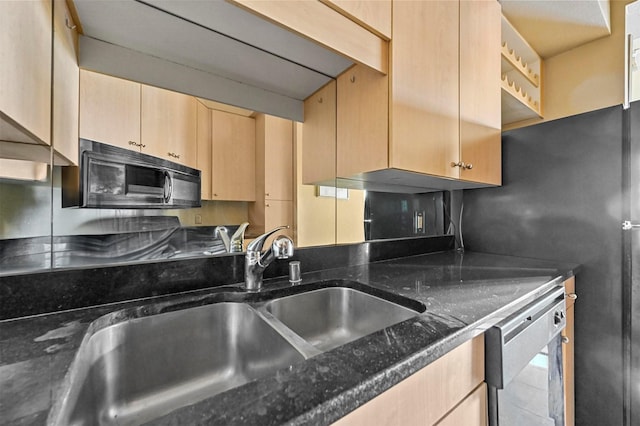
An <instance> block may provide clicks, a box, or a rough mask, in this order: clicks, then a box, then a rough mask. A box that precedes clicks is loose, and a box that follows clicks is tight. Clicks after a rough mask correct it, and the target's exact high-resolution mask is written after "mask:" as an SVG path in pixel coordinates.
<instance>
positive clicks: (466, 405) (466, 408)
mask: <svg viewBox="0 0 640 426" xmlns="http://www.w3.org/2000/svg"><path fill="white" fill-rule="evenodd" d="M487 423H488V419H487V384H486V383H483V384H481V385H480V386H478V388H477V389H476V390H475V391H473V393H472V394H471V395H469V396H468V397H466V398H465V399H464V401H462V402H461V403H460V405H458V406H457V407H456V408H454V409H453V411H451V412H450V413H449V414H447V415H446V416H445V417H444V418H443V419H442V420H440V421H439V422H438V423H436V425H437V426H461V425H464V426H487Z"/></svg>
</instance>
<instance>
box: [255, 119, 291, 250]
mask: <svg viewBox="0 0 640 426" xmlns="http://www.w3.org/2000/svg"><path fill="white" fill-rule="evenodd" d="M255 124H256V145H255V147H256V151H255V153H256V181H255V191H256V195H255V199H256V201H255V203H251V204H250V205H249V223H250V224H251V227H250V230H251V233H252V234H262V233H264V232H266V231H268V230H270V229H273V228H275V227H276V226H281V225H289V226H290V227H291V228H290V229H289V230H287V231H285V232H283V233H284V234H287V235H289V236H290V237H293V228H294V223H293V170H294V168H293V164H294V163H293V122H291V121H290V120H285V119H282V118H278V117H273V116H269V115H264V114H258V115H256V118H255Z"/></svg>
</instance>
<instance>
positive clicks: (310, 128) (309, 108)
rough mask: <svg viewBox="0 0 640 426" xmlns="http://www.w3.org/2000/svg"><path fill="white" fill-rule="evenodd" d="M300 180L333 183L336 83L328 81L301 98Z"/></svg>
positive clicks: (307, 182)
mask: <svg viewBox="0 0 640 426" xmlns="http://www.w3.org/2000/svg"><path fill="white" fill-rule="evenodd" d="M302 132H303V136H302V183H303V184H305V185H310V184H320V183H324V184H329V185H331V183H330V182H333V185H335V178H336V82H335V81H331V82H330V83H328V84H327V85H325V86H324V87H322V88H321V89H320V90H318V91H317V92H316V93H314V94H313V95H311V96H309V97H308V98H307V99H305V101H304V123H303V125H302Z"/></svg>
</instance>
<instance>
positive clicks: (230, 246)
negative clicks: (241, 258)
mask: <svg viewBox="0 0 640 426" xmlns="http://www.w3.org/2000/svg"><path fill="white" fill-rule="evenodd" d="M247 226H249V222H244V223H242V224H241V225H240V226H239V227H238V229H237V230H236V232H234V233H233V235H232V236H231V238H229V231H228V230H227V228H226V227H225V226H216V229H215V230H214V235H215V236H216V237H217V238H220V239H221V240H222V244H224V248H225V249H226V250H227V253H240V252H242V251H243V246H244V231H245V229H247Z"/></svg>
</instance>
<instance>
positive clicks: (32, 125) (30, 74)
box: [0, 0, 52, 161]
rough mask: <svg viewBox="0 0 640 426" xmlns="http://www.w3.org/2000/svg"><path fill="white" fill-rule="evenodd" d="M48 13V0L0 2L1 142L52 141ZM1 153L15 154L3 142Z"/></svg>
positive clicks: (46, 143)
mask: <svg viewBox="0 0 640 426" xmlns="http://www.w3.org/2000/svg"><path fill="white" fill-rule="evenodd" d="M51 13H52V3H51V1H50V0H38V1H2V2H0V28H2V31H3V33H4V34H3V36H2V37H0V58H2V60H0V140H1V141H3V142H6V141H9V142H21V143H28V144H43V145H50V144H51V135H50V131H51V36H52V31H51ZM0 154H2V155H1V156H2V157H9V158H12V157H14V158H15V157H17V158H19V157H20V155H19V153H14V152H13V149H12V148H11V147H10V146H7V145H4V144H3V146H2V147H0ZM12 154H15V155H12ZM45 154H46V151H45ZM24 159H28V158H24ZM47 161H48V160H47Z"/></svg>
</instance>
